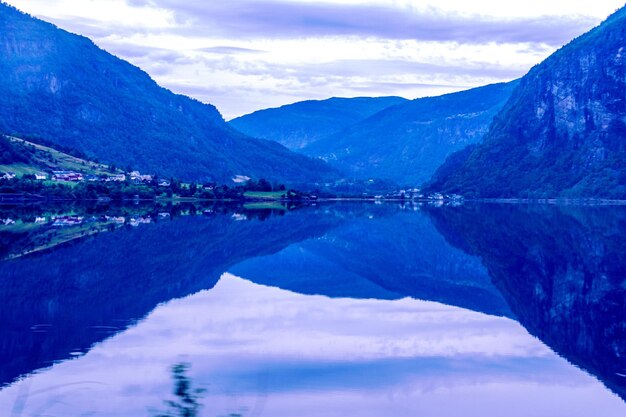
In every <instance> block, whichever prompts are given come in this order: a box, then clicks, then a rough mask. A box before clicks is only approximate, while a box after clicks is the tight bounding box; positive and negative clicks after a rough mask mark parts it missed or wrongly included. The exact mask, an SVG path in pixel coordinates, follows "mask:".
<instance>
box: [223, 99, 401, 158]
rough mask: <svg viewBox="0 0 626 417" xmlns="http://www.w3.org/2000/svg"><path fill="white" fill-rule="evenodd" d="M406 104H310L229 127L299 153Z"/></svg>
mask: <svg viewBox="0 0 626 417" xmlns="http://www.w3.org/2000/svg"><path fill="white" fill-rule="evenodd" d="M405 101H406V99H404V98H400V97H379V98H369V97H357V98H331V99H328V100H309V101H302V102H299V103H295V104H290V105H286V106H282V107H279V108H275V109H266V110H259V111H257V112H254V113H252V114H248V115H246V116H241V117H238V118H236V119H233V120H231V121H230V122H229V124H230V125H231V126H233V127H234V128H235V129H237V130H239V131H240V132H243V133H245V134H246V135H249V136H252V137H255V138H261V139H268V140H273V141H276V142H278V143H280V144H282V145H284V146H286V147H287V148H289V149H292V150H298V149H301V148H303V147H305V146H307V145H310V144H312V143H314V142H316V141H318V140H321V139H323V138H326V137H328V136H331V135H333V134H335V133H338V132H339V131H341V130H342V129H344V128H346V127H348V126H350V125H352V124H355V123H357V122H359V121H361V120H363V119H366V118H367V117H369V116H371V115H373V114H375V113H377V112H379V111H381V110H383V109H385V108H387V107H389V106H393V105H396V104H400V103H403V102H405Z"/></svg>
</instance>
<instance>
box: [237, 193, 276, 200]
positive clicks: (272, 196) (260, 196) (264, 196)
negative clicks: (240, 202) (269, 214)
mask: <svg viewBox="0 0 626 417" xmlns="http://www.w3.org/2000/svg"><path fill="white" fill-rule="evenodd" d="M243 196H244V197H245V198H248V199H251V200H252V199H254V200H280V199H283V198H286V196H287V192H286V191H269V192H265V191H246V192H245V193H244V195H243Z"/></svg>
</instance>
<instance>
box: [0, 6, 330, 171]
mask: <svg viewBox="0 0 626 417" xmlns="http://www.w3.org/2000/svg"><path fill="white" fill-rule="evenodd" d="M0 29H1V30H0V58H1V60H0V90H1V91H2V92H3V94H1V95H0V131H1V132H3V133H6V134H14V135H18V136H34V137H42V138H45V139H46V140H49V141H51V142H55V143H57V144H59V145H63V146H67V147H71V148H74V149H76V150H78V151H80V152H83V153H85V154H86V155H88V156H89V157H90V158H97V159H98V160H101V161H104V162H114V163H115V164H117V165H120V166H123V165H124V166H126V165H131V166H133V168H137V169H140V170H142V171H146V172H154V173H157V174H159V175H161V176H174V177H180V178H183V179H189V180H214V181H220V182H227V181H230V179H231V178H232V177H233V176H236V175H245V176H250V177H254V178H261V177H265V178H268V179H272V180H289V181H291V182H296V183H297V182H301V183H305V182H317V181H318V180H322V181H323V180H327V179H333V178H336V177H337V175H336V173H335V171H334V170H333V169H331V168H329V167H327V166H326V165H325V164H323V163H321V162H320V161H315V160H311V159H309V158H306V157H303V156H301V155H297V154H294V153H292V152H290V151H289V150H287V149H286V148H284V147H282V146H280V145H278V144H276V143H274V142H270V141H265V140H258V139H253V138H249V137H247V136H245V135H243V134H241V133H239V132H237V131H235V130H234V129H232V128H231V127H230V126H228V125H227V124H226V123H225V121H224V120H223V118H222V116H221V115H220V113H219V112H218V111H217V109H216V108H215V107H214V106H212V105H210V104H205V103H201V102H199V101H198V100H195V99H192V98H189V97H186V96H182V95H178V94H175V93H173V92H171V91H169V90H167V89H165V88H163V87H161V86H159V85H158V84H157V83H156V82H155V81H154V80H153V79H152V78H150V76H149V75H148V74H146V73H145V72H144V71H142V70H141V69H139V68H138V67H136V66H134V65H132V64H130V63H128V62H126V61H124V60H122V59H120V58H118V57H115V56H114V55H111V54H109V53H108V52H106V51H104V50H102V49H100V48H99V47H97V46H96V45H95V44H94V43H93V42H92V41H91V40H89V39H88V38H86V37H83V36H80V35H75V34H72V33H70V32H67V31H65V30H63V29H59V28H58V27H56V26H55V25H53V24H50V23H47V22H44V21H42V20H39V19H36V18H33V17H31V16H29V15H26V14H24V13H22V12H20V11H19V10H17V9H15V8H14V7H12V6H9V5H6V4H3V3H0Z"/></svg>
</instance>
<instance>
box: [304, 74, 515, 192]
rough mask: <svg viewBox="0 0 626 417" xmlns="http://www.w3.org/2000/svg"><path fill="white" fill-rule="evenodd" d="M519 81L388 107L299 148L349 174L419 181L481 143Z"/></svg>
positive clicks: (412, 183)
mask: <svg viewBox="0 0 626 417" xmlns="http://www.w3.org/2000/svg"><path fill="white" fill-rule="evenodd" d="M516 86H517V81H513V82H510V83H505V84H494V85H489V86H485V87H480V88H475V89H472V90H468V91H462V92H459V93H454V94H447V95H444V96H439V97H428V98H422V99H417V100H413V101H410V102H406V103H403V104H399V105H396V106H392V107H389V108H388V109H385V110H383V111H381V112H379V113H377V114H375V115H373V116H371V117H369V118H367V119H365V120H363V121H362V122H359V123H357V124H355V125H352V126H349V127H347V128H346V129H344V130H342V131H340V132H339V133H337V134H335V135H331V136H329V137H327V138H324V139H320V140H319V141H317V142H315V143H313V144H312V145H310V146H307V147H306V148H304V149H303V150H302V152H303V153H305V154H306V155H309V156H312V157H318V158H322V159H324V160H325V161H327V162H328V163H330V164H331V165H333V166H335V167H336V168H337V169H340V170H342V171H343V172H345V173H346V174H348V175H351V176H356V177H360V178H365V179H367V178H383V179H388V180H392V181H395V182H396V183H398V184H405V185H418V184H421V183H423V182H424V181H426V180H428V179H429V178H430V177H431V176H432V175H433V173H434V172H435V170H436V169H437V168H438V167H439V166H440V165H441V164H442V163H443V162H444V161H445V160H446V157H447V156H449V155H450V154H452V153H453V152H456V151H458V150H460V149H463V148H464V147H466V146H468V145H471V144H475V143H480V142H482V140H483V137H484V135H485V134H486V133H487V132H488V130H489V126H490V125H491V122H492V120H493V117H494V116H495V115H496V114H497V113H498V111H500V109H502V106H504V104H505V103H506V101H507V100H508V99H509V97H510V96H511V93H512V91H513V90H514V88H515V87H516Z"/></svg>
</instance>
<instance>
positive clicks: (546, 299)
mask: <svg viewBox="0 0 626 417" xmlns="http://www.w3.org/2000/svg"><path fill="white" fill-rule="evenodd" d="M429 213H430V215H431V216H432V218H433V219H434V221H435V224H436V225H437V228H438V230H440V231H441V233H442V234H443V235H444V236H446V238H447V239H448V241H450V242H451V243H452V244H455V245H456V246H457V247H459V248H461V249H463V250H464V251H465V252H467V253H470V254H473V255H477V256H479V257H480V258H481V259H482V261H483V263H484V265H485V266H486V267H487V268H488V270H489V273H490V275H491V277H492V279H493V282H494V284H495V285H496V286H497V287H498V288H499V289H500V290H501V292H502V294H503V296H504V297H505V298H506V300H507V302H508V304H509V305H510V306H511V309H512V310H513V312H514V313H515V315H516V316H517V317H518V319H519V321H520V322H521V323H522V324H523V325H524V326H525V327H526V328H527V329H528V330H529V331H530V332H531V333H532V334H534V335H536V336H537V337H539V338H540V339H541V340H543V341H544V342H545V343H547V344H548V345H549V346H550V347H552V348H553V349H554V350H556V351H557V352H559V353H560V354H561V355H563V356H564V357H566V358H568V359H569V360H570V361H572V362H573V363H575V364H577V365H578V366H581V367H583V368H585V369H587V370H588V371H590V372H591V373H593V374H595V375H598V376H599V377H600V378H601V379H602V380H603V381H604V382H605V383H606V384H607V385H608V386H609V387H611V389H613V390H614V391H615V392H616V393H618V394H619V395H620V396H621V397H622V398H625V399H626V376H625V375H626V238H625V236H626V207H572V206H564V207H557V206H554V207H543V206H525V205H475V206H465V207H461V208H445V209H442V210H430V211H429ZM487 231H488V232H487Z"/></svg>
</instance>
